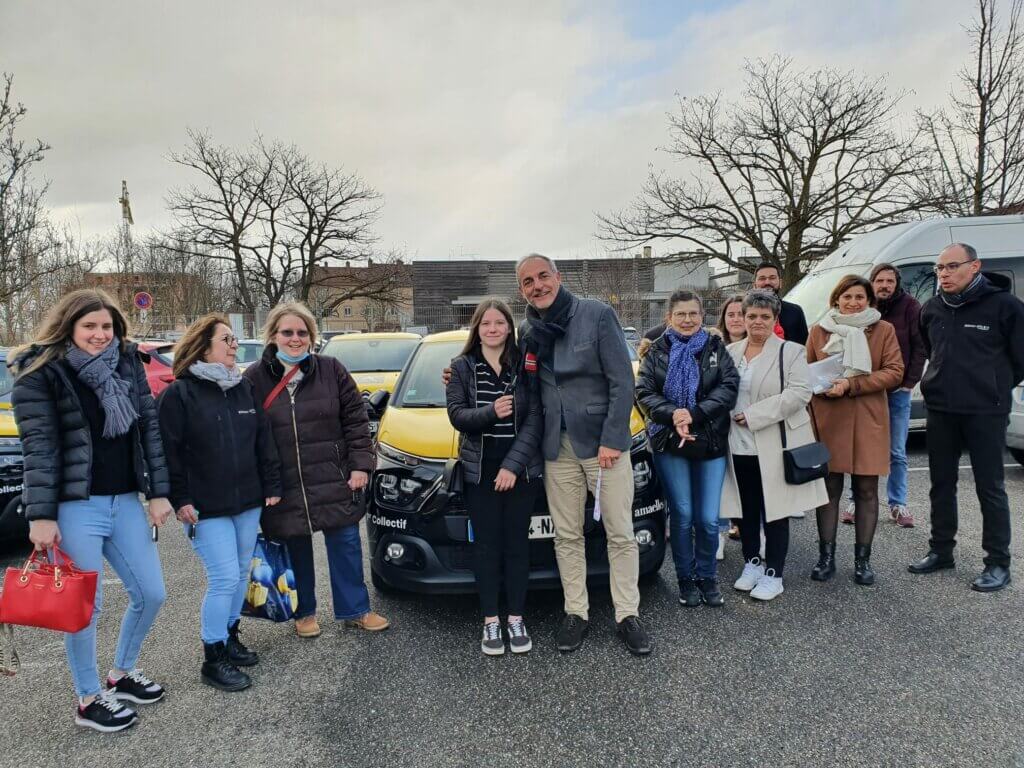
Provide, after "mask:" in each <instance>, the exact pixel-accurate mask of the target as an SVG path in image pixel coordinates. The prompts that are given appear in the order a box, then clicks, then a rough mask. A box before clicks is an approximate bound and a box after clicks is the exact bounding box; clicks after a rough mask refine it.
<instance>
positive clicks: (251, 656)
mask: <svg viewBox="0 0 1024 768" xmlns="http://www.w3.org/2000/svg"><path fill="white" fill-rule="evenodd" d="M238 624H239V622H237V621H236V622H235V623H234V624H232V625H231V626H229V627H228V661H230V662H231V663H232V664H234V665H235V666H236V667H254V666H256V664H258V663H259V660H260V657H259V656H258V655H257V654H256V651H250V650H249V649H248V648H246V647H245V644H244V643H243V642H242V641H241V640H239V639H238Z"/></svg>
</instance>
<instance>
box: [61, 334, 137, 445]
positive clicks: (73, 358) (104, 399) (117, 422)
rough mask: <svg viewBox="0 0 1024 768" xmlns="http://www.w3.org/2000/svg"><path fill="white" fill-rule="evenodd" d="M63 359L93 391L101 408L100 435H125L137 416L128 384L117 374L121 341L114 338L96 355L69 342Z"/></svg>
mask: <svg viewBox="0 0 1024 768" xmlns="http://www.w3.org/2000/svg"><path fill="white" fill-rule="evenodd" d="M65 358H66V359H67V361H68V364H69V365H70V366H71V368H72V370H74V372H75V374H76V375H77V376H78V380H79V381H81V382H82V383H83V384H85V386H87V387H89V389H91V390H92V391H93V392H95V393H96V398H97V399H98V400H99V401H100V406H101V407H102V408H103V413H104V416H105V417H106V418H105V419H104V421H103V436H104V437H105V438H107V439H108V440H109V439H112V438H115V437H120V436H121V435H123V434H126V433H127V432H128V430H129V429H131V427H132V424H134V423H135V420H136V419H138V418H139V414H137V413H136V412H135V406H134V405H132V398H131V391H132V388H131V385H130V384H129V383H128V382H127V381H125V380H124V379H122V378H121V377H120V376H118V375H117V364H118V362H119V361H120V359H121V340H120V339H119V338H117V337H116V336H115V337H114V340H113V341H112V342H110V346H109V347H107V348H106V349H104V350H103V351H102V352H100V353H99V354H98V355H90V354H89V353H88V352H83V351H82V350H81V349H79V348H78V347H76V346H75V345H74V344H72V343H71V342H68V348H67V352H66V354H65Z"/></svg>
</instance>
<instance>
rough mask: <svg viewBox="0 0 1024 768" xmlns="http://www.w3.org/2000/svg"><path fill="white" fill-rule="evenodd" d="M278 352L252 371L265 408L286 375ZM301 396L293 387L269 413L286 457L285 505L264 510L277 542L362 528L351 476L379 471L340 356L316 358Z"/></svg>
mask: <svg viewBox="0 0 1024 768" xmlns="http://www.w3.org/2000/svg"><path fill="white" fill-rule="evenodd" d="M276 355H277V346H276V345H275V344H268V345H267V348H266V350H264V352H263V359H262V360H261V361H260V362H258V363H255V364H253V365H250V366H249V367H248V368H247V369H246V370H245V378H247V379H249V380H250V381H251V382H252V383H253V393H254V395H255V396H256V398H257V399H258V401H259V402H260V403H261V404H262V403H263V401H264V400H265V399H266V397H267V396H268V395H269V394H270V393H271V391H272V390H273V389H274V386H275V385H276V384H277V383H278V382H279V381H280V380H281V377H282V376H284V366H283V365H281V362H280V361H279V360H278V359H277V357H276ZM299 370H301V371H302V374H303V378H302V380H301V381H300V382H299V383H298V385H297V387H296V388H295V393H294V395H291V394H289V392H288V389H287V387H286V388H285V389H284V390H283V391H282V392H281V393H280V394H279V395H278V396H277V397H276V398H274V401H273V402H272V403H271V404H270V407H269V408H267V416H268V417H269V418H270V425H271V428H272V429H273V433H274V442H275V443H276V444H277V452H278V455H279V456H280V458H281V470H282V486H283V493H282V494H281V502H280V503H279V504H277V505H276V506H273V507H268V508H267V509H265V510H263V516H262V517H261V518H260V526H261V527H262V528H263V531H264V533H266V534H267V535H268V536H270V537H271V538H274V539H286V538H289V537H292V536H309V535H310V534H311V533H313V531H331V530H336V529H338V528H345V527H347V526H350V525H355V524H356V523H358V522H359V520H360V519H361V518H362V516H363V515H364V514H365V512H366V507H365V505H361V504H353V503H352V491H351V490H349V487H348V478H349V473H351V472H352V471H354V470H359V471H361V472H366V473H370V472H372V471H373V466H374V456H373V447H372V443H371V440H370V420H369V419H368V418H367V416H366V406H365V405H364V403H363V396H362V395H361V394H359V389H358V388H357V387H356V383H355V381H353V379H352V376H351V375H350V374H349V372H348V371H347V370H346V369H345V366H343V365H342V364H341V363H340V362H338V361H337V360H335V359H334V358H333V357H328V356H322V355H310V356H309V357H307V358H306V359H305V360H303V361H302V363H300V364H299Z"/></svg>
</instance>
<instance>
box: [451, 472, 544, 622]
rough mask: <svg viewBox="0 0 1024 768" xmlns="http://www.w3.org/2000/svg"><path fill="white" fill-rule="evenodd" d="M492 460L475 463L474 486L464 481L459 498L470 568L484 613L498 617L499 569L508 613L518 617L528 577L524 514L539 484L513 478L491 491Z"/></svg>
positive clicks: (529, 511)
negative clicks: (469, 539) (469, 542)
mask: <svg viewBox="0 0 1024 768" xmlns="http://www.w3.org/2000/svg"><path fill="white" fill-rule="evenodd" d="M498 469H500V467H499V465H497V464H484V465H483V467H481V473H480V484H479V485H473V484H472V483H466V486H465V489H464V490H463V498H464V499H465V502H466V509H467V510H468V512H469V520H470V523H472V525H473V572H474V573H475V575H476V586H477V591H478V592H479V593H480V610H481V611H482V613H483V615H484V616H497V615H498V599H499V596H500V591H501V582H502V571H503V570H504V581H505V602H506V605H507V607H508V613H509V615H510V616H522V615H523V604H524V603H525V602H526V585H527V582H528V580H529V576H530V539H529V535H530V515H531V514H532V513H533V508H534V504H535V503H536V500H537V494H538V493H540V491H541V488H542V487H543V484H542V483H541V481H540V480H539V479H534V480H531V481H530V482H526V480H525V479H524V478H522V477H520V478H519V479H517V480H516V484H515V486H514V487H513V488H512V490H510V491H502V492H500V493H499V492H498V491H495V490H494V478H495V476H496V475H497V474H498Z"/></svg>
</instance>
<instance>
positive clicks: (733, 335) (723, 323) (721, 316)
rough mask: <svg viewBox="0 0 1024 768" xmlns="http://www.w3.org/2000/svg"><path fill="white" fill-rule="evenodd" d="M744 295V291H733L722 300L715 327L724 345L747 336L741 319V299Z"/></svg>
mask: <svg viewBox="0 0 1024 768" xmlns="http://www.w3.org/2000/svg"><path fill="white" fill-rule="evenodd" d="M746 297H747V295H746V294H745V293H734V294H732V295H731V296H728V297H726V299H725V301H724V302H722V309H721V311H720V312H719V313H718V325H717V326H715V327H716V328H718V332H719V333H720V334H722V341H724V342H725V343H726V345H729V344H735V343H736V342H737V341H743V340H744V339H745V338H747V327H746V325H745V324H744V321H743V300H744V299H745V298H746Z"/></svg>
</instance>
